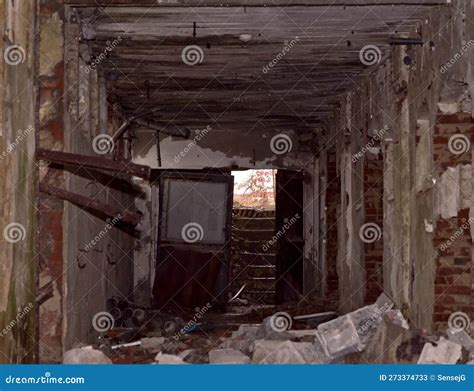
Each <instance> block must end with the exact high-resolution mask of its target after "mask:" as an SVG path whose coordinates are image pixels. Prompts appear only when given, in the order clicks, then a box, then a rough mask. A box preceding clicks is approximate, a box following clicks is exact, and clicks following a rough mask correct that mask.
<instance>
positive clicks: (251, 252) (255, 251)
mask: <svg viewBox="0 0 474 391" xmlns="http://www.w3.org/2000/svg"><path fill="white" fill-rule="evenodd" d="M274 234H275V211H274V210H257V209H245V208H238V209H234V216H233V229H232V238H233V245H232V264H233V265H232V266H233V267H232V271H233V283H232V291H233V292H237V290H238V289H239V288H240V287H242V285H244V284H246V288H245V290H244V291H243V292H242V294H241V295H240V296H239V297H240V298H242V299H245V300H248V301H249V303H250V304H275V281H276V279H275V276H276V270H275V264H276V252H275V248H276V243H273V244H271V241H272V239H273V237H274Z"/></svg>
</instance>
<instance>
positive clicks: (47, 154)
mask: <svg viewBox="0 0 474 391" xmlns="http://www.w3.org/2000/svg"><path fill="white" fill-rule="evenodd" d="M36 159H37V160H45V161H49V162H51V163H59V164H70V165H74V166H81V167H88V168H95V169H98V170H106V171H114V172H120V173H123V174H129V175H134V176H137V177H140V178H144V179H149V178H150V173H151V168H150V167H148V166H143V165H141V164H135V163H131V162H126V161H124V160H111V159H107V158H105V157H96V156H85V155H79V154H76V153H69V152H60V151H50V150H47V149H38V150H37V151H36Z"/></svg>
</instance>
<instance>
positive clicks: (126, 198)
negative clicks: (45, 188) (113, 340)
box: [63, 9, 146, 349]
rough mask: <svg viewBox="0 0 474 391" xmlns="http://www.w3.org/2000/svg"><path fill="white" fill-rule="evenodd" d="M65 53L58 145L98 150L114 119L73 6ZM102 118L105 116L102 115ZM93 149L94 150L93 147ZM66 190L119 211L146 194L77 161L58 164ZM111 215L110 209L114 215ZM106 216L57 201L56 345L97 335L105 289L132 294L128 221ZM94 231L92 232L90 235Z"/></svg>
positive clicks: (120, 147) (117, 154)
mask: <svg viewBox="0 0 474 391" xmlns="http://www.w3.org/2000/svg"><path fill="white" fill-rule="evenodd" d="M66 20H67V29H66V40H65V41H66V45H65V53H66V58H67V61H68V64H67V66H66V68H65V70H66V85H65V88H66V91H67V93H66V96H65V100H64V104H65V105H66V107H67V108H68V109H67V111H66V112H65V113H64V121H65V133H64V137H65V142H64V150H65V151H67V152H72V153H79V154H82V155H89V156H99V154H98V153H97V151H96V150H97V149H98V148H96V150H95V149H94V139H95V137H97V136H98V135H100V134H104V133H105V134H111V133H112V132H113V130H114V129H115V127H116V126H118V125H117V123H118V119H117V118H116V117H115V116H114V115H113V113H112V112H111V110H108V108H107V105H106V97H104V96H102V95H101V94H102V93H104V90H103V89H101V88H100V83H101V77H100V75H99V74H98V71H97V70H96V69H88V68H87V65H86V63H85V62H84V59H85V58H87V51H88V47H87V45H86V44H81V43H80V41H79V40H78V36H79V26H78V20H77V18H76V16H75V14H74V11H73V10H71V9H69V12H68V13H67V15H66ZM104 119H105V120H104ZM126 149H127V148H126V145H125V143H122V142H117V143H116V145H115V146H114V152H113V153H114V156H110V155H104V154H103V155H101V156H102V157H103V158H104V159H111V158H116V159H118V158H121V159H126V157H127V156H126ZM99 152H100V151H99ZM65 177H66V183H65V185H66V188H67V190H69V191H71V192H73V193H76V194H82V195H85V196H87V197H89V198H91V199H92V200H94V201H96V202H99V203H102V204H108V205H114V206H115V207H117V208H119V209H120V210H122V211H125V210H130V211H133V210H134V209H135V198H138V199H143V198H145V197H146V195H144V194H143V192H142V191H140V189H139V188H137V187H136V186H134V185H133V184H132V183H131V181H130V179H129V178H127V177H126V176H125V175H121V174H114V173H110V172H100V171H98V170H93V169H85V170H79V171H77V170H76V171H74V173H72V172H70V171H69V170H68V169H67V167H66V172H65ZM114 218H115V217H114ZM114 218H113V217H110V216H109V217H108V218H105V217H104V216H100V215H99V214H97V213H92V212H91V211H88V210H85V209H84V208H80V207H77V206H75V205H73V204H71V203H69V202H64V221H67V225H66V226H65V227H64V243H65V246H64V248H63V254H64V259H65V264H64V267H65V288H66V289H65V293H64V297H63V300H64V302H65V304H64V310H65V313H64V320H63V338H64V349H70V348H72V347H73V346H75V345H77V344H78V343H92V342H95V341H97V337H98V335H99V332H98V330H97V324H95V323H94V319H95V316H96V314H98V313H100V312H102V311H106V305H105V304H106V300H107V299H108V298H110V297H112V296H116V297H120V298H124V299H132V295H133V280H134V251H133V248H134V242H135V238H134V229H133V228H132V227H129V226H126V225H124V224H120V223H114ZM97 238H98V239H97Z"/></svg>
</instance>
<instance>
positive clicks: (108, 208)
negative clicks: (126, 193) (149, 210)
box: [40, 183, 141, 226]
mask: <svg viewBox="0 0 474 391" xmlns="http://www.w3.org/2000/svg"><path fill="white" fill-rule="evenodd" d="M40 191H41V192H42V193H44V194H48V195H50V196H53V197H56V198H59V199H61V200H65V201H69V202H71V203H72V204H74V205H76V206H78V207H81V208H85V209H89V210H93V211H96V212H99V213H100V214H103V215H106V216H108V217H111V218H119V219H120V221H123V222H125V223H128V224H132V225H133V226H135V225H137V224H138V223H139V222H140V219H141V215H140V214H139V213H136V212H130V211H127V210H121V209H120V208H117V207H116V206H113V205H110V204H103V203H100V202H97V201H95V200H93V199H91V198H89V197H86V196H83V195H81V194H76V193H73V192H71V191H68V190H63V189H60V188H58V187H55V186H51V185H47V184H45V183H41V184H40Z"/></svg>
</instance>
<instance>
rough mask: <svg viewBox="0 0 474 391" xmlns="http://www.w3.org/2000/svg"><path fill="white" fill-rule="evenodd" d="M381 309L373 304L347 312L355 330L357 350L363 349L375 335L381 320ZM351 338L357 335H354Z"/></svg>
mask: <svg viewBox="0 0 474 391" xmlns="http://www.w3.org/2000/svg"><path fill="white" fill-rule="evenodd" d="M381 311H382V310H380V309H379V307H378V306H377V305H375V304H373V305H369V306H366V307H362V308H359V309H358V310H357V311H354V312H351V313H350V314H348V316H349V317H350V319H351V320H352V323H353V324H354V326H355V328H356V330H357V334H358V339H359V346H358V350H359V351H362V350H364V348H365V347H366V346H367V344H368V343H369V341H370V339H371V338H372V337H373V336H374V335H375V332H376V331H377V326H378V325H379V324H380V322H381V321H382V315H383V313H382V312H381ZM353 338H357V337H355V336H354V337H353Z"/></svg>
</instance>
